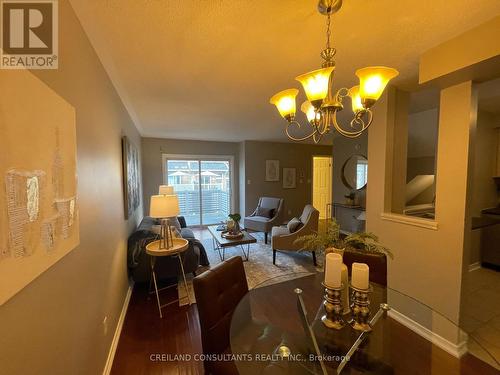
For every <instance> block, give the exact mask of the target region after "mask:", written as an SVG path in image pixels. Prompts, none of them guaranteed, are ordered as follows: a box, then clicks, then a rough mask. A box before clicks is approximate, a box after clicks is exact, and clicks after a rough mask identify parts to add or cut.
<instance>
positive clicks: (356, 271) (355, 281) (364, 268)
mask: <svg viewBox="0 0 500 375" xmlns="http://www.w3.org/2000/svg"><path fill="white" fill-rule="evenodd" d="M369 279H370V268H369V267H368V264H365V263H353V264H352V279H351V283H352V286H353V287H355V288H358V289H368V287H369V285H370V284H369V281H368V280H369Z"/></svg>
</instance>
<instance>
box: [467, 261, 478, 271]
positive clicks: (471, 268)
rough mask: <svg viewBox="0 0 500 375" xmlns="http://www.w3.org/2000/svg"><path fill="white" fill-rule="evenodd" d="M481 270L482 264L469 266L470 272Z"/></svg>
mask: <svg viewBox="0 0 500 375" xmlns="http://www.w3.org/2000/svg"><path fill="white" fill-rule="evenodd" d="M480 268H481V262H476V263H472V264H469V272H472V271H475V270H478V269H480Z"/></svg>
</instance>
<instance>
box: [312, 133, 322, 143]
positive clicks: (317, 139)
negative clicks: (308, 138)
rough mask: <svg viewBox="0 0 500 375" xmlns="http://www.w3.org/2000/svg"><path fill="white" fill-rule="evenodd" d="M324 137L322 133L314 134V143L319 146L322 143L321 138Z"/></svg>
mask: <svg viewBox="0 0 500 375" xmlns="http://www.w3.org/2000/svg"><path fill="white" fill-rule="evenodd" d="M316 136H317V137H316ZM322 136H323V135H322V134H321V133H314V134H313V141H314V143H316V144H318V143H319V142H320V141H321V137H322Z"/></svg>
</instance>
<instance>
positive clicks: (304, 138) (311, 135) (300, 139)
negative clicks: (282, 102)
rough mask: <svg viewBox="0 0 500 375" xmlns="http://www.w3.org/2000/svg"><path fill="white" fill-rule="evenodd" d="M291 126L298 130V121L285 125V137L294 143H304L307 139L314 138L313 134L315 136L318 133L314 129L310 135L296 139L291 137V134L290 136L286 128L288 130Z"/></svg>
mask: <svg viewBox="0 0 500 375" xmlns="http://www.w3.org/2000/svg"><path fill="white" fill-rule="evenodd" d="M292 124H293V125H296V126H297V127H298V128H300V127H301V125H300V123H299V122H298V121H295V120H293V121H290V122H289V123H288V124H287V126H286V128H285V132H286V135H287V137H288V138H290V139H291V140H292V141H296V142H301V141H305V140H307V139H309V138H311V137H313V136H314V134H316V133H317V132H318V130H317V129H316V128H314V129H313V132H312V133H311V134H309V135H306V136H305V137H301V138H297V137H294V136H293V135H291V134H290V132H289V131H288V128H289V127H290V125H292Z"/></svg>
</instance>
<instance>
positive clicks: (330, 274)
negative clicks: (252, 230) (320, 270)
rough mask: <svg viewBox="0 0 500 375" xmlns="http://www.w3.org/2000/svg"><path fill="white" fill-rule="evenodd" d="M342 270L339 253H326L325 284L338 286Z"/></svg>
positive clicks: (332, 286) (333, 286)
mask: <svg viewBox="0 0 500 375" xmlns="http://www.w3.org/2000/svg"><path fill="white" fill-rule="evenodd" d="M341 272H342V257H341V256H340V254H336V253H329V254H327V255H326V267H325V284H326V285H327V286H329V287H331V288H339V287H340V281H341V277H342V275H341Z"/></svg>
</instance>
